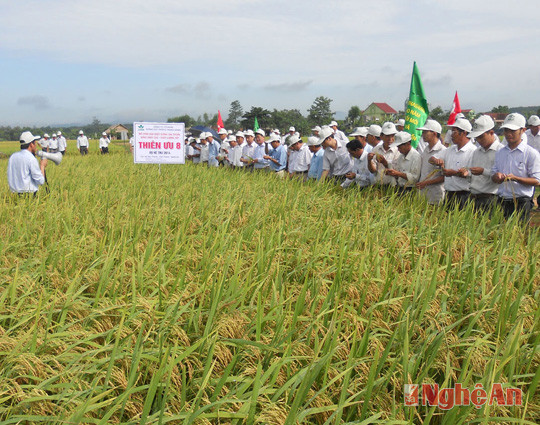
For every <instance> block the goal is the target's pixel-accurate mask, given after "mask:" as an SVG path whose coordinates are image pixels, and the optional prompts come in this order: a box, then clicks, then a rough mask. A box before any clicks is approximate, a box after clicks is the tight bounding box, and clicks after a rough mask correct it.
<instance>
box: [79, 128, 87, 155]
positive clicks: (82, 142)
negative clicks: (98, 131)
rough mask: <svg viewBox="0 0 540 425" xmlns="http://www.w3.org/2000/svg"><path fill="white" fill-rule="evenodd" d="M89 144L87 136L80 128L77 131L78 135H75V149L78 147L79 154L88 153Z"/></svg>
mask: <svg viewBox="0 0 540 425" xmlns="http://www.w3.org/2000/svg"><path fill="white" fill-rule="evenodd" d="M89 146H90V143H89V142H88V137H86V136H85V135H84V132H83V131H82V130H81V131H79V137H77V149H79V152H80V153H81V155H88V147H89Z"/></svg>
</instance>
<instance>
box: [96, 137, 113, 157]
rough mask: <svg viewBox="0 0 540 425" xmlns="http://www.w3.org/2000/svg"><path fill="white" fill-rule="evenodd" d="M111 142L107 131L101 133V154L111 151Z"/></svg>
mask: <svg viewBox="0 0 540 425" xmlns="http://www.w3.org/2000/svg"><path fill="white" fill-rule="evenodd" d="M109 143H111V141H110V140H109V138H108V137H107V133H105V132H103V133H101V138H100V139H99V151H100V152H101V155H105V154H108V153H109Z"/></svg>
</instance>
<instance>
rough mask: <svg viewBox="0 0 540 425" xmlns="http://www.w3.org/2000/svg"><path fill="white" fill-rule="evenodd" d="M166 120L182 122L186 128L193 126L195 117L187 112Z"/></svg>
mask: <svg viewBox="0 0 540 425" xmlns="http://www.w3.org/2000/svg"><path fill="white" fill-rule="evenodd" d="M167 122H183V123H184V124H185V126H186V128H189V127H193V125H194V124H195V119H194V118H193V117H191V116H190V115H188V114H185V115H180V116H178V117H172V118H168V119H167Z"/></svg>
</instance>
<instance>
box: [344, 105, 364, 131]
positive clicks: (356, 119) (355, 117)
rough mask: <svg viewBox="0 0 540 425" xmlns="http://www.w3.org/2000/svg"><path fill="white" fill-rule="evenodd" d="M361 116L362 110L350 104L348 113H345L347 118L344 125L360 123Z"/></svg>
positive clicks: (353, 125)
mask: <svg viewBox="0 0 540 425" xmlns="http://www.w3.org/2000/svg"><path fill="white" fill-rule="evenodd" d="M361 117H362V110H361V109H360V108H359V107H358V106H351V108H350V109H349V113H348V114H347V119H346V120H345V125H347V126H348V127H349V128H351V127H356V126H358V125H359V124H360V118H361Z"/></svg>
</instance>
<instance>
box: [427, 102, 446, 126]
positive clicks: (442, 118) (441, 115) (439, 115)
mask: <svg viewBox="0 0 540 425" xmlns="http://www.w3.org/2000/svg"><path fill="white" fill-rule="evenodd" d="M429 116H430V117H431V119H433V120H435V121H438V122H440V123H444V122H447V121H448V113H446V112H444V111H443V109H442V108H441V107H440V106H436V107H435V108H432V109H431V108H430V111H429Z"/></svg>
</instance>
